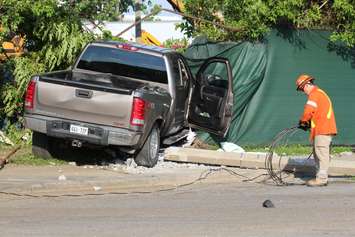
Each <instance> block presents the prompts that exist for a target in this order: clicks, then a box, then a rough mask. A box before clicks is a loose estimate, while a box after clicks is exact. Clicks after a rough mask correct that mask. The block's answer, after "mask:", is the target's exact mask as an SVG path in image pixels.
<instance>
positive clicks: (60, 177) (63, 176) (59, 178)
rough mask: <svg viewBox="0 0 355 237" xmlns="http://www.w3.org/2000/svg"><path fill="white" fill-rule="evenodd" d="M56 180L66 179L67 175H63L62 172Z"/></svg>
mask: <svg viewBox="0 0 355 237" xmlns="http://www.w3.org/2000/svg"><path fill="white" fill-rule="evenodd" d="M58 180H59V181H65V180H67V177H65V175H63V174H62V175H61V176H59V177H58Z"/></svg>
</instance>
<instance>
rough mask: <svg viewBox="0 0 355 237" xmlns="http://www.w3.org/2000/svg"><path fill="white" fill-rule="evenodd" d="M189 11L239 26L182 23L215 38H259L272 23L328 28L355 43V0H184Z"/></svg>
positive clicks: (334, 37) (335, 37)
mask: <svg viewBox="0 0 355 237" xmlns="http://www.w3.org/2000/svg"><path fill="white" fill-rule="evenodd" d="M185 8H186V11H187V13H189V14H190V15H193V16H197V17H200V18H202V19H206V20H210V21H213V22H216V23H222V24H225V25H228V26H232V27H235V28H238V29H240V30H239V31H238V32H232V31H229V30H226V29H223V28H220V27H216V26H214V25H212V24H209V23H206V22H204V21H199V20H191V19H187V22H185V23H183V24H182V25H181V26H180V27H181V28H182V29H183V30H184V31H185V32H186V33H187V34H188V35H189V36H195V35H198V34H201V33H203V34H206V35H207V36H208V37H209V38H210V39H213V40H235V41H238V40H260V39H262V38H263V36H264V34H265V33H266V32H268V31H269V30H270V29H271V28H273V27H280V26H282V27H289V28H297V29H304V28H306V29H327V30H331V31H333V33H332V35H331V40H332V41H342V42H344V43H345V44H346V45H347V46H349V47H354V46H355V0H278V1H274V0H185Z"/></svg>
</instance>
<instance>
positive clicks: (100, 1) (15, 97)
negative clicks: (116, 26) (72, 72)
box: [0, 0, 134, 118]
mask: <svg viewBox="0 0 355 237" xmlns="http://www.w3.org/2000/svg"><path fill="white" fill-rule="evenodd" d="M133 2H134V1H133V0H129V1H117V0H81V1H72V0H61V1H58V0H21V1H18V0H0V22H1V26H2V31H1V32H0V41H2V40H9V39H11V38H12V37H13V35H21V36H23V37H25V39H26V49H27V50H28V52H27V54H26V55H25V56H23V57H21V58H16V59H12V60H8V61H6V62H5V63H3V65H1V64H0V86H1V85H2V87H1V88H0V89H1V91H0V97H1V99H2V105H1V104H0V106H1V108H0V109H1V110H0V111H1V113H0V116H1V114H2V115H5V116H6V117H9V118H13V117H18V116H19V115H21V114H22V110H23V109H22V103H23V96H24V92H25V90H26V85H27V84H28V81H29V80H30V78H31V76H32V75H34V74H39V73H42V72H45V71H52V70H61V69H65V68H67V67H68V66H70V65H71V64H72V63H73V62H74V60H75V58H76V57H77V56H78V54H79V53H80V51H81V50H82V48H83V47H84V46H85V45H86V44H87V43H88V42H90V41H92V40H94V39H96V38H98V37H101V36H100V35H96V34H95V33H93V32H91V31H90V30H89V29H88V28H87V27H86V23H92V24H94V25H95V26H96V27H97V28H99V29H101V25H102V21H103V20H107V19H112V18H114V17H116V16H117V15H118V14H120V13H121V12H124V11H126V10H127V8H128V7H129V6H132V5H133ZM104 37H105V38H107V34H106V35H104ZM111 38H112V37H111ZM0 45H1V44H0ZM0 48H1V46H0ZM5 72H7V73H8V74H12V75H13V77H14V80H13V81H11V80H10V81H9V80H7V81H5V80H4V79H5V76H4V73H5Z"/></svg>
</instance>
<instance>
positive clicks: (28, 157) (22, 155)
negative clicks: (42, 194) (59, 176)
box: [0, 145, 68, 166]
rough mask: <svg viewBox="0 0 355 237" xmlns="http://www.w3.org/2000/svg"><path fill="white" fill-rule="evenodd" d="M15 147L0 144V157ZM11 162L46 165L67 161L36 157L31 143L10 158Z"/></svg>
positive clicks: (60, 163) (65, 162) (61, 163)
mask: <svg viewBox="0 0 355 237" xmlns="http://www.w3.org/2000/svg"><path fill="white" fill-rule="evenodd" d="M13 149H15V147H12V146H5V145H0V157H3V156H5V155H6V154H8V153H9V152H11V151H12V150H13ZM9 163H10V164H15V165H32V166H45V165H64V164H67V163H68V162H67V161H64V160H58V159H43V158H41V157H36V156H34V155H33V154H32V152H31V145H24V146H23V147H21V148H20V150H18V151H17V152H16V153H15V154H14V155H12V156H11V157H10V159H9Z"/></svg>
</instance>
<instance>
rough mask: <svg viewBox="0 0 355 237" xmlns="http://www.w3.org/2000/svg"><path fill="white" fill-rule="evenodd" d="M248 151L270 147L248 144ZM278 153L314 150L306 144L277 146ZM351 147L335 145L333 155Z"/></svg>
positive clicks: (299, 153)
mask: <svg viewBox="0 0 355 237" xmlns="http://www.w3.org/2000/svg"><path fill="white" fill-rule="evenodd" d="M243 148H244V149H245V150H246V151H255V152H268V151H269V147H260V146H246V147H243ZM275 151H276V153H278V154H284V155H308V154H310V153H311V152H312V147H311V146H305V145H288V146H280V147H277V148H276V150H275ZM351 151H352V150H351V147H346V146H333V147H332V149H331V153H332V155H334V154H340V153H342V152H351Z"/></svg>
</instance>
